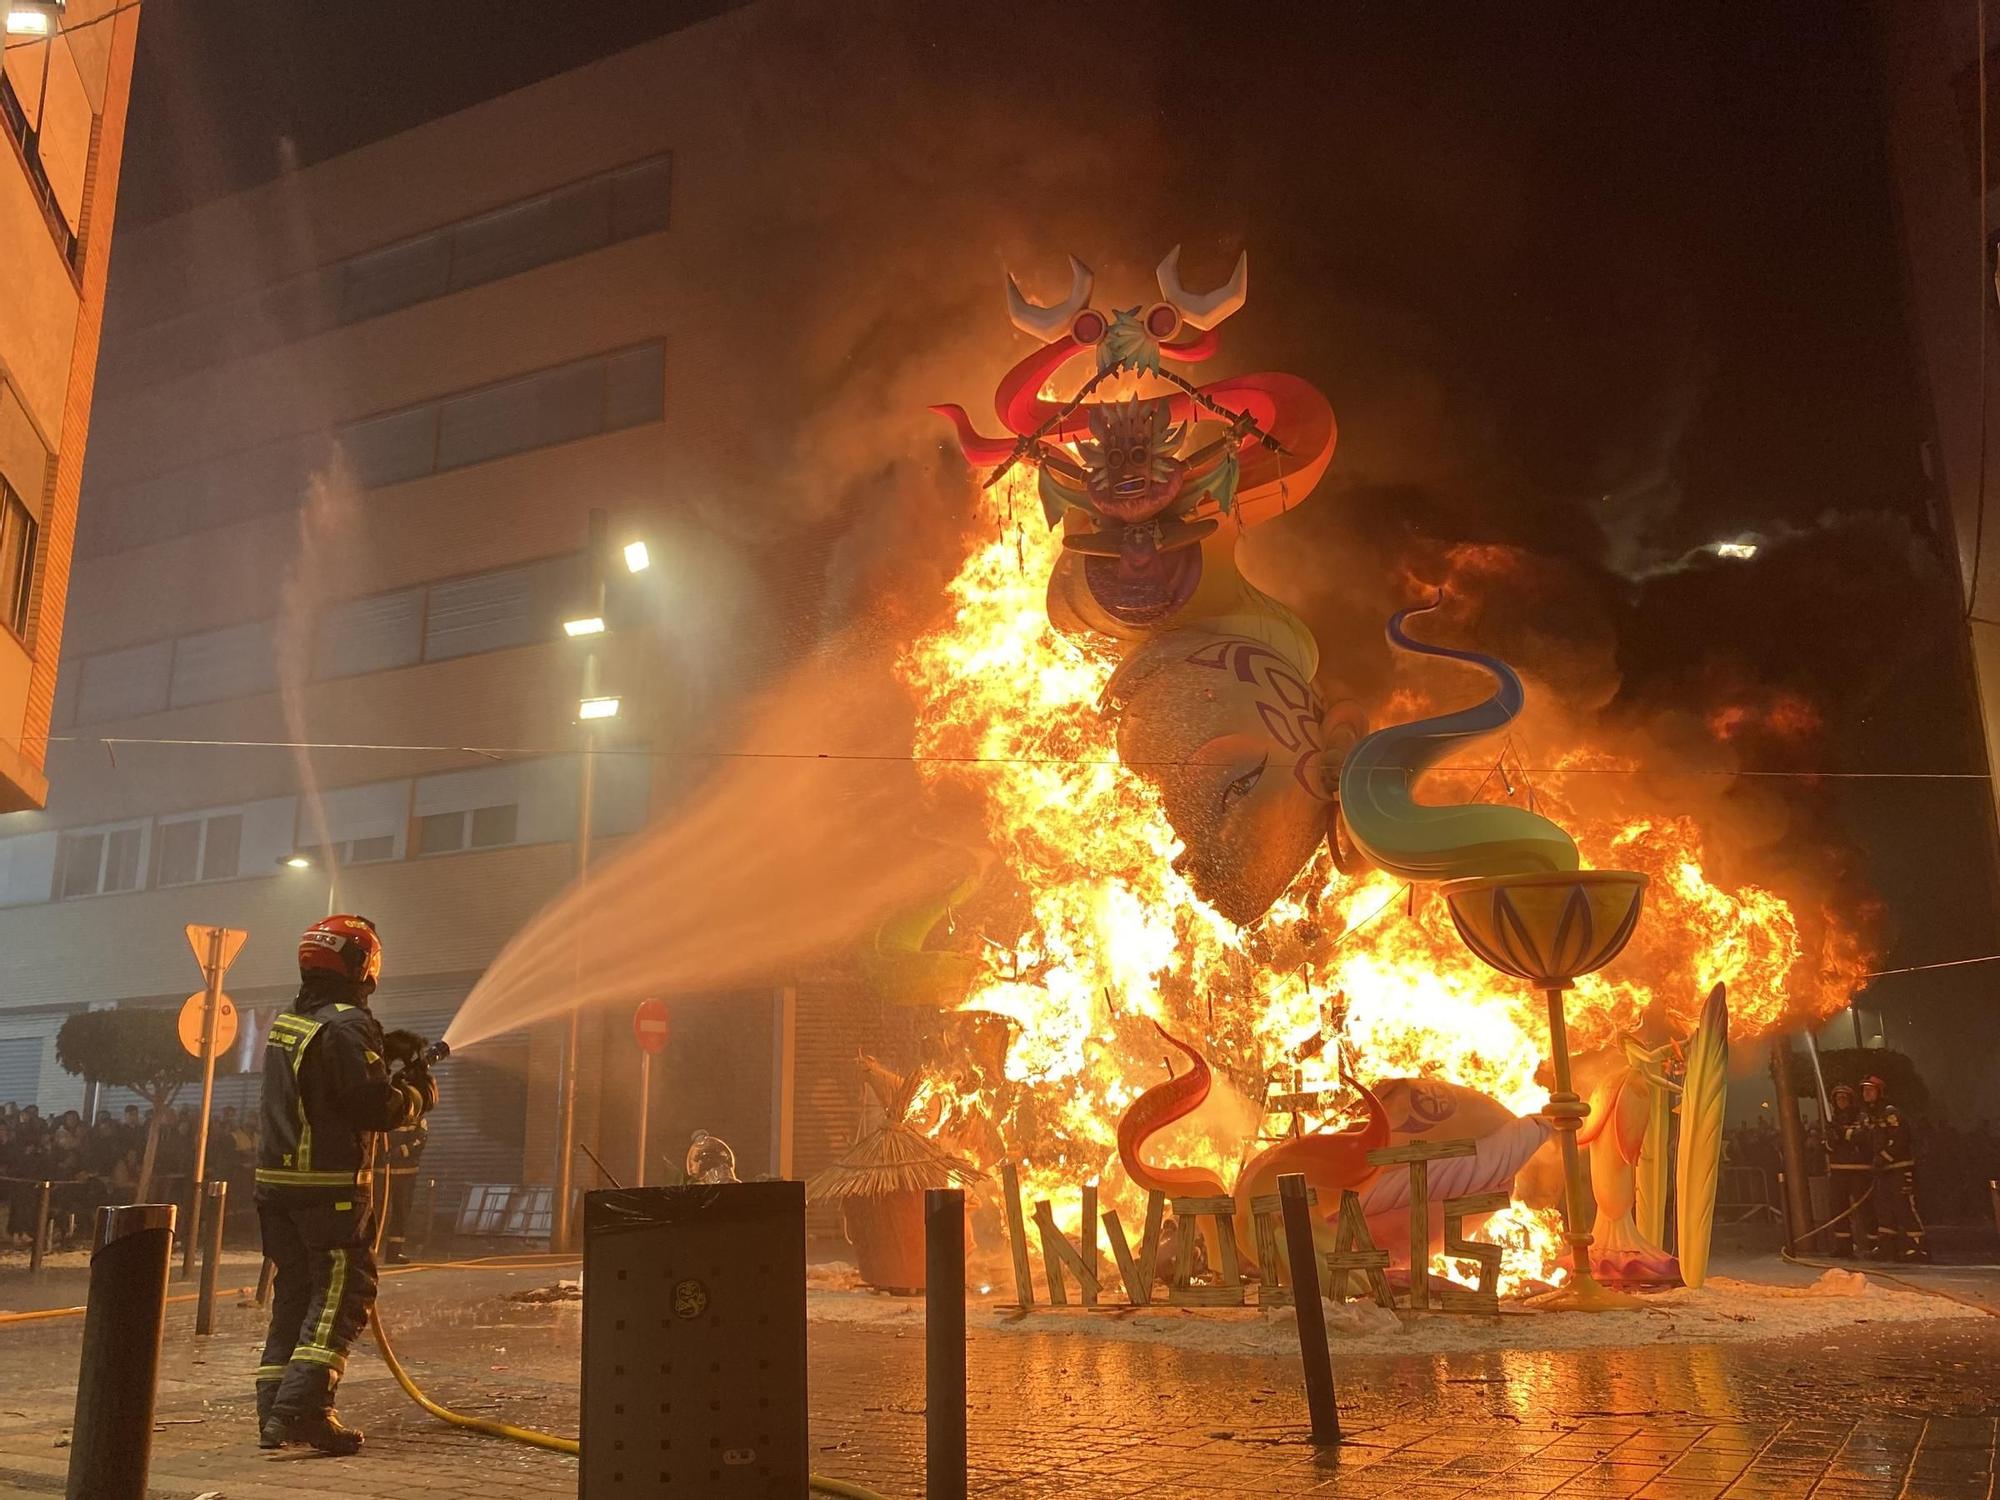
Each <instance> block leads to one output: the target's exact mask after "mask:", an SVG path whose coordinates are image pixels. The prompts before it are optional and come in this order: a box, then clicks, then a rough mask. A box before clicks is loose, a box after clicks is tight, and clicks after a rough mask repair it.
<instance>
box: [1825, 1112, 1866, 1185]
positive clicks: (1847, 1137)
mask: <svg viewBox="0 0 2000 1500" xmlns="http://www.w3.org/2000/svg"><path fill="white" fill-rule="evenodd" d="M1826 1164H1827V1167H1828V1168H1829V1169H1830V1170H1832V1171H1836V1172H1866V1171H1868V1170H1870V1169H1871V1168H1872V1167H1873V1166H1874V1165H1875V1133H1874V1132H1873V1131H1872V1130H1871V1129H1870V1128H1869V1126H1868V1122H1867V1120H1866V1119H1865V1118H1863V1116H1862V1113H1861V1110H1860V1109H1859V1108H1857V1107H1856V1106H1854V1105H1852V1104H1850V1105H1848V1106H1847V1108H1845V1109H1836V1110H1834V1112H1833V1115H1832V1117H1831V1118H1830V1119H1828V1121H1827V1122H1826Z"/></svg>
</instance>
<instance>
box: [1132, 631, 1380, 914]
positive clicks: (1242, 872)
mask: <svg viewBox="0 0 2000 1500" xmlns="http://www.w3.org/2000/svg"><path fill="white" fill-rule="evenodd" d="M1110 696H1111V699H1112V701H1113V703H1114V704H1115V705H1116V707H1117V712H1118V754H1119V758H1120V759H1121V760H1123V761H1124V762H1125V763H1126V764H1127V765H1128V766H1130V767H1131V768H1132V770H1133V772H1134V773H1135V774H1136V775H1139V776H1142V777H1144V778H1145V779H1146V780H1147V781H1148V782H1150V783H1152V785H1153V786H1154V787H1155V788H1156V789H1157V790H1158V791H1159V793H1160V797H1161V801H1162V802H1163V803H1164V804H1165V808H1166V814H1167V821H1168V822H1169V823H1171V824H1172V825H1173V829H1174V832H1175V833H1176V834H1177V835H1178V836H1179V837H1180V840H1181V842H1182V843H1183V844H1184V845H1185V846H1186V848H1185V851H1184V852H1183V853H1182V854H1181V856H1180V857H1179V858H1178V859H1177V860H1175V862H1174V865H1175V868H1176V869H1178V870H1179V871H1180V872H1181V873H1182V874H1183V875H1184V876H1186V877H1187V880H1188V883H1189V884H1190V885H1192V886H1193V887H1194V889H1195V893H1196V894H1197V895H1199V896H1200V897H1201V898H1202V899H1203V900H1204V901H1206V902H1208V903H1209V904H1210V905H1211V906H1213V907H1214V908H1215V909H1216V910H1217V911H1219V912H1221V913H1222V914H1223V915H1224V916H1225V917H1227V918H1229V920H1230V921H1232V922H1235V923H1237V924H1239V925H1243V924H1248V923H1250V922H1254V921H1256V920H1257V918H1259V917H1261V916H1262V915H1263V914H1264V913H1265V912H1266V911H1268V910H1269V909H1270V906H1271V903H1272V902H1274V901H1276V900H1277V899H1278V897H1279V896H1281V895H1282V894H1284V891H1285V888H1286V887H1287V886H1289V885H1290V884H1291V883H1292V881H1293V879H1294V878H1295V877H1296V876H1297V875H1298V873H1299V871H1300V870H1301V869H1303V868H1304V867H1305V864H1306V861H1307V860H1309V859H1310V858H1311V857H1312V854H1313V851H1314V850H1315V849H1316V848H1318V846H1319V843H1320V840H1321V839H1323V838H1324V837H1326V835H1327V832H1328V829H1329V827H1330V819H1331V816H1332V813H1333V810H1334V806H1335V803H1334V793H1333V788H1334V786H1335V785H1336V783H1337V779H1338V775H1339V770H1340V762H1341V760H1342V758H1343V757H1344V756H1345V755H1346V753H1347V750H1348V748H1349V747H1350V746H1351V745H1353V744H1354V742H1355V741H1356V740H1357V739H1358V738H1359V737H1360V733H1361V730H1362V725H1361V723H1360V720H1359V718H1358V716H1357V715H1355V714H1353V713H1351V712H1347V711H1344V710H1343V711H1341V712H1337V713H1335V714H1333V715H1331V716H1329V714H1328V713H1327V710H1326V708H1325V706H1324V705H1323V704H1322V703H1321V701H1320V697H1319V694H1318V693H1317V692H1315V691H1314V689H1313V687H1312V684H1311V682H1310V681H1309V680H1308V679H1307V675H1306V674H1305V673H1304V672H1303V671H1301V670H1300V668H1299V665H1298V664H1297V663H1295V662H1294V661H1292V660H1291V659H1290V658H1289V657H1288V656H1286V655H1285V654H1283V653H1281V652H1280V651H1278V650H1276V649H1274V648H1273V647H1272V646H1270V645H1267V644H1266V643H1264V642H1263V641H1260V640H1255V639H1252V638H1251V637H1248V636H1241V635H1224V634H1218V633H1215V632H1212V631H1209V630H1204V629H1200V628H1192V629H1186V630H1177V631H1174V632H1172V633H1170V634H1167V635H1163V636H1160V637H1157V638H1156V639H1154V640H1151V641H1148V642H1146V643H1145V644H1144V645H1142V646H1140V647H1139V648H1138V649H1136V650H1135V651H1133V653H1132V654H1131V655H1130V656H1128V657H1127V658H1126V659H1125V661H1124V662H1123V663H1122V664H1121V665H1120V666H1119V668H1118V671H1117V672H1116V673H1115V674H1114V675H1113V677H1112V679H1111V689H1110Z"/></svg>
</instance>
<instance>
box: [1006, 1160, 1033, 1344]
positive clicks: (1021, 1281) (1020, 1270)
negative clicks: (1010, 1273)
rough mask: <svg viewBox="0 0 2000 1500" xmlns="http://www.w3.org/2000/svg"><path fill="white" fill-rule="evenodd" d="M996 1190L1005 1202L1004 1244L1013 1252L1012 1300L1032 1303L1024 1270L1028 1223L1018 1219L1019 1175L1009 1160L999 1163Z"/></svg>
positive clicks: (1029, 1275)
mask: <svg viewBox="0 0 2000 1500" xmlns="http://www.w3.org/2000/svg"><path fill="white" fill-rule="evenodd" d="M1000 1191H1001V1193H1002V1195H1003V1196H1004V1197H1005V1198H1006V1200H1007V1203H1006V1207H1007V1245H1008V1248H1009V1249H1010V1250H1012V1251H1013V1252H1014V1302H1015V1305H1016V1306H1017V1307H1020V1308H1022V1309H1023V1310H1026V1309H1027V1308H1030V1307H1033V1306H1034V1305H1035V1280H1034V1276H1033V1273H1031V1272H1030V1271H1029V1270H1028V1226H1027V1224H1026V1223H1025V1222H1024V1221H1023V1220H1022V1218H1021V1174H1020V1173H1019V1172H1017V1171H1015V1170H1014V1164H1013V1163H1012V1162H1011V1161H1007V1162H1002V1163H1001V1164H1000Z"/></svg>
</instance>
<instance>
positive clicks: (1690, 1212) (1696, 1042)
mask: <svg viewBox="0 0 2000 1500" xmlns="http://www.w3.org/2000/svg"><path fill="white" fill-rule="evenodd" d="M1687 1059H1688V1061H1687V1078H1686V1080H1685V1081H1684V1082H1683V1083H1682V1084H1681V1141H1680V1151H1679V1154H1678V1157H1677V1159H1676V1161H1675V1164H1674V1182H1675V1188H1676V1196H1677V1204H1678V1210H1677V1212H1678V1218H1677V1222H1676V1224H1675V1229H1676V1231H1677V1244H1678V1251H1679V1258H1680V1263H1681V1280H1683V1281H1685V1282H1686V1283H1687V1284H1688V1285H1689V1286H1700V1285H1701V1284H1702V1283H1703V1282H1704V1281H1706V1280H1707V1279H1708V1250H1709V1242H1710V1240H1711V1239H1712V1238H1713V1235H1714V1231H1715V1196H1716V1191H1717V1188H1718V1186H1719V1184H1720V1182H1721V1180H1722V1123H1723V1115H1724V1113H1725V1111H1726V1109H1727V1105H1728V1095H1729V999H1728V995H1727V993H1726V992H1725V990H1724V987H1723V986H1722V985H1720V984H1718V985H1717V986H1716V987H1715V988H1714V989H1712V990H1710V991H1709V992H1708V1000H1707V1002H1706V1003H1705V1004H1704V1005H1703V1006H1702V1008H1701V1020H1700V1022H1699V1024H1697V1025H1696V1027H1695V1029H1694V1035H1693V1036H1691V1037H1689V1038H1688V1051H1687Z"/></svg>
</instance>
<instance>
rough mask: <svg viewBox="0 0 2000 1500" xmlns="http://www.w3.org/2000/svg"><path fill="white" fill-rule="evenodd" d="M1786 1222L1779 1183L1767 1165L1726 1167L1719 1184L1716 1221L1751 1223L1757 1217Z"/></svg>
mask: <svg viewBox="0 0 2000 1500" xmlns="http://www.w3.org/2000/svg"><path fill="white" fill-rule="evenodd" d="M1766 1218H1767V1219H1769V1220H1770V1221H1771V1222H1772V1223H1774V1224H1777V1225H1779V1226H1780V1227H1782V1226H1783V1224H1784V1214H1783V1213H1782V1211H1781V1210H1780V1209H1779V1207H1778V1195H1777V1191H1776V1185H1775V1184H1774V1183H1773V1181H1772V1178H1771V1174H1770V1172H1768V1171H1766V1170H1765V1169H1764V1168H1763V1167H1724V1168H1723V1169H1722V1175H1721V1177H1720V1179H1719V1180H1718V1181H1717V1183H1716V1191H1715V1221H1716V1223H1718V1224H1748V1223H1750V1222H1752V1221H1753V1220H1757V1219H1766Z"/></svg>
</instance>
